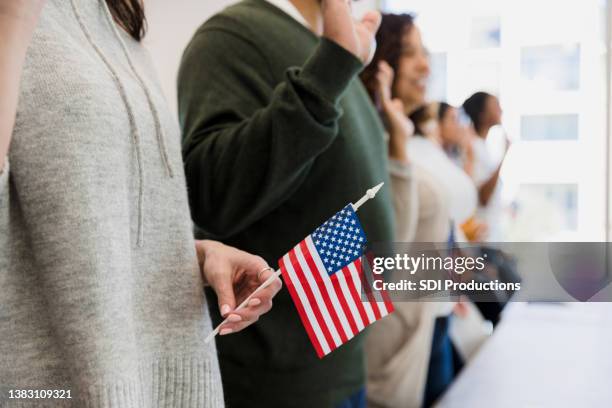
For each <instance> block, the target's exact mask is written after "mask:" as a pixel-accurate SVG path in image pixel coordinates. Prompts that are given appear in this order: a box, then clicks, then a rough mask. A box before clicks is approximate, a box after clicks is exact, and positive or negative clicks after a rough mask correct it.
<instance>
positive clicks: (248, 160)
mask: <svg viewBox="0 0 612 408" xmlns="http://www.w3.org/2000/svg"><path fill="white" fill-rule="evenodd" d="M362 68H363V66H362V64H361V63H360V61H359V60H358V59H357V58H355V57H354V56H353V55H352V54H350V53H349V52H348V51H346V50H345V49H343V48H342V47H340V46H339V45H337V44H335V43H333V42H331V41H329V40H325V39H321V40H320V39H319V38H318V37H316V36H315V35H314V34H313V33H312V32H310V31H309V30H308V29H307V28H305V27H304V26H302V25H301V24H300V23H299V22H297V21H295V20H294V19H293V18H291V17H290V16H288V15H287V14H285V13H284V12H283V11H281V10H279V9H277V8H276V7H275V6H273V5H271V4H269V3H267V2H266V1H264V0H247V1H244V2H242V3H239V4H237V5H235V6H232V7H230V8H228V9H226V10H224V11H223V12H221V13H220V14H218V15H216V16H214V17H213V18H211V19H210V20H209V21H207V22H206V23H205V24H204V25H203V26H202V27H200V28H199V29H198V31H197V32H196V34H195V35H194V37H193V39H192V40H191V43H190V44H189V46H188V48H187V49H186V51H185V54H184V56H183V61H182V66H181V69H180V72H179V80H178V84H179V88H178V91H179V112H180V120H181V125H182V127H183V134H184V141H183V155H184V160H185V170H186V174H187V183H188V188H189V199H190V204H191V210H192V217H193V220H194V222H195V224H196V235H197V236H198V238H215V239H218V240H221V241H223V242H225V243H227V244H230V245H234V246H236V247H238V248H241V249H244V250H246V251H249V252H252V253H255V254H258V255H261V256H262V257H264V258H265V259H266V261H268V262H269V263H270V265H272V266H274V267H276V266H277V261H278V259H279V258H280V257H281V256H282V255H284V254H285V253H286V252H287V251H288V250H289V249H291V248H292V247H293V246H294V245H295V244H297V243H298V242H299V241H301V240H302V239H303V238H305V237H306V236H307V235H308V234H309V233H311V232H312V231H313V230H314V229H315V228H316V227H317V226H319V225H320V224H321V223H323V222H324V221H325V220H327V219H328V218H329V217H331V216H332V215H334V214H335V212H337V211H338V210H340V209H341V208H342V207H344V206H345V205H346V204H347V203H349V202H355V201H356V200H357V199H359V198H360V197H361V196H362V195H363V194H364V193H365V191H366V190H367V189H368V188H370V187H372V186H374V185H376V184H378V183H380V182H381V181H384V182H386V183H387V188H385V189H383V190H381V192H380V193H379V195H378V196H377V197H376V199H375V200H371V201H369V202H368V203H367V204H365V205H364V206H363V207H362V208H360V209H359V217H360V219H361V221H362V224H363V226H364V229H365V232H366V234H367V237H368V239H369V240H370V241H371V242H372V241H392V240H393V233H394V231H393V224H394V222H393V221H394V220H393V208H392V204H391V197H390V194H389V190H388V186H389V182H388V180H389V178H388V171H387V155H386V146H385V141H384V137H383V127H382V125H381V123H380V121H379V118H378V115H377V113H376V111H375V109H374V107H373V106H372V104H371V103H370V100H369V98H368V95H367V93H366V91H365V89H364V87H363V86H362V84H361V83H360V81H359V78H358V77H357V74H358V73H359V71H360V70H361V69H362ZM209 295H211V296H213V295H212V293H210V294H209ZM209 299H211V302H210V303H211V305H210V307H211V309H212V310H211V311H212V316H213V320H215V319H216V320H215V324H216V323H219V322H220V320H221V318H220V315H219V311H218V308H217V304H216V302H215V300H216V299H215V298H214V297H211V298H209ZM217 346H218V350H219V359H220V364H221V370H222V379H223V384H224V390H225V398H226V401H227V402H228V406H229V407H246V406H248V407H271V406H272V407H308V408H312V407H327V406H334V405H335V404H336V403H337V402H339V401H340V400H343V399H345V398H346V397H348V396H349V395H350V394H352V393H354V392H356V391H358V390H359V388H360V387H362V386H363V385H364V377H365V376H364V374H365V373H364V371H365V367H364V356H363V336H357V337H356V338H354V339H353V340H351V341H350V342H348V343H347V344H345V345H343V346H342V347H340V348H339V349H338V350H336V351H334V352H332V353H331V354H330V355H328V356H327V357H325V358H323V359H321V360H319V359H318V358H317V356H316V354H315V351H314V348H313V346H312V345H311V344H310V341H309V339H308V336H307V334H306V331H305V329H304V328H303V327H302V324H301V321H300V318H299V315H298V313H297V310H296V308H295V306H294V305H293V302H292V300H291V298H290V296H289V294H288V292H287V290H285V289H284V290H282V291H281V292H280V293H279V294H278V295H277V297H276V298H275V302H274V307H273V308H272V311H270V312H269V313H268V314H266V315H264V316H263V317H262V318H261V319H260V320H259V322H258V323H257V324H255V325H253V326H251V327H250V328H248V329H246V330H244V331H243V332H240V333H237V334H232V335H229V336H224V337H217Z"/></svg>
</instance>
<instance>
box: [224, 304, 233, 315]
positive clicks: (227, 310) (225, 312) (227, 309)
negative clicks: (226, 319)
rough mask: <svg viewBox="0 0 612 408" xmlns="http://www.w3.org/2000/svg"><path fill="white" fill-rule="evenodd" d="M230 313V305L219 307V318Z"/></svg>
mask: <svg viewBox="0 0 612 408" xmlns="http://www.w3.org/2000/svg"><path fill="white" fill-rule="evenodd" d="M231 311H232V308H231V307H230V305H223V306H221V316H225V315H226V314H228V313H229V312H231Z"/></svg>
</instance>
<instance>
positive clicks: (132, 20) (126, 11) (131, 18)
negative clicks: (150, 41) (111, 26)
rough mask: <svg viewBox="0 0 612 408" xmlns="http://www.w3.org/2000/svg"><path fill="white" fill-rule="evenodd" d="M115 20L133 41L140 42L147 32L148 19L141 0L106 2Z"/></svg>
mask: <svg viewBox="0 0 612 408" xmlns="http://www.w3.org/2000/svg"><path fill="white" fill-rule="evenodd" d="M106 4H107V5H108V9H109V10H110V12H111V15H112V16H113V19H114V20H115V22H116V23H117V24H119V26H120V27H121V28H123V29H124V30H125V31H126V32H127V33H128V34H129V35H130V36H131V37H132V38H133V39H135V40H136V41H140V40H142V39H143V37H144V35H145V32H146V26H147V22H146V17H145V13H144V6H143V5H142V2H141V0H106Z"/></svg>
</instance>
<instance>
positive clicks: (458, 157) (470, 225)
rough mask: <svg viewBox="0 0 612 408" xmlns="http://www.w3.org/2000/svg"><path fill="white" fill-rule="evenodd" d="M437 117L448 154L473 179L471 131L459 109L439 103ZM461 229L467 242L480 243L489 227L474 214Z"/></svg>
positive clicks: (473, 164)
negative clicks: (462, 121) (460, 115)
mask: <svg viewBox="0 0 612 408" xmlns="http://www.w3.org/2000/svg"><path fill="white" fill-rule="evenodd" d="M437 116H438V126H439V127H440V140H441V142H442V146H443V147H444V150H445V152H446V154H447V155H448V156H449V157H450V158H451V159H452V160H453V161H454V162H455V164H457V165H458V166H459V167H461V168H462V169H463V171H465V173H466V174H467V175H468V176H469V177H470V178H473V177H474V167H475V156H474V149H473V147H472V132H471V129H470V128H468V126H466V125H465V124H463V123H461V120H460V117H459V109H457V108H456V107H454V106H452V105H449V104H448V103H446V102H439V105H438V115H437ZM460 229H461V232H462V233H463V235H464V236H465V238H466V239H467V241H469V242H480V241H481V240H482V239H483V238H484V237H485V236H486V234H487V231H488V226H487V224H486V222H484V221H482V220H480V219H479V218H477V217H476V214H474V215H473V216H471V217H469V218H468V219H467V221H465V222H463V223H462V224H461V225H460Z"/></svg>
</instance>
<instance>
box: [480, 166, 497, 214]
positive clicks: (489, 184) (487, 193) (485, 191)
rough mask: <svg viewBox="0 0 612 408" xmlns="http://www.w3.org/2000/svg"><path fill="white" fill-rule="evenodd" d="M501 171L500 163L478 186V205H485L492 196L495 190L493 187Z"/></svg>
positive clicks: (495, 185)
mask: <svg viewBox="0 0 612 408" xmlns="http://www.w3.org/2000/svg"><path fill="white" fill-rule="evenodd" d="M500 171H501V164H500V165H499V167H498V168H497V170H495V172H494V173H493V174H492V175H491V177H490V178H489V179H488V180H487V181H485V182H484V183H483V184H482V185H481V186H480V188H478V201H479V202H480V205H481V206H483V207H485V206H487V205H488V204H489V201H490V200H491V197H493V193H494V192H495V188H496V187H497V182H498V181H499V173H500Z"/></svg>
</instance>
